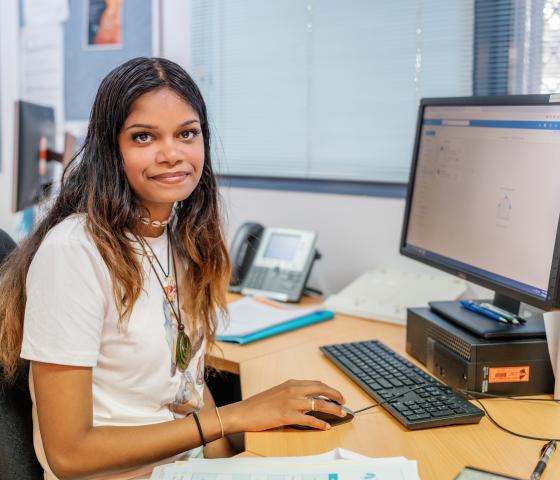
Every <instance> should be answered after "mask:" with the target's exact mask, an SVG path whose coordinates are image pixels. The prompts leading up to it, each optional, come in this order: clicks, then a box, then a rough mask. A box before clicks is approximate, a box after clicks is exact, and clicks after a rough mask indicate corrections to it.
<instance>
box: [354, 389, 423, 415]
mask: <svg viewBox="0 0 560 480" xmlns="http://www.w3.org/2000/svg"><path fill="white" fill-rule="evenodd" d="M425 386H426V385H416V386H415V387H412V388H407V389H406V390H403V391H402V392H400V393H398V394H396V395H395V396H394V397H391V398H388V399H387V400H383V401H382V402H377V403H374V404H373V405H369V406H368V407H364V408H360V409H359V410H354V415H356V414H357V413H362V412H365V411H366V410H369V409H370V408H375V407H380V406H381V405H385V404H386V403H393V402H394V401H395V400H397V399H398V398H399V397H402V396H403V395H406V394H407V393H410V392H413V391H414V390H418V389H419V388H424V387H425Z"/></svg>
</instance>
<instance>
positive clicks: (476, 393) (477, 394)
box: [456, 388, 560, 403]
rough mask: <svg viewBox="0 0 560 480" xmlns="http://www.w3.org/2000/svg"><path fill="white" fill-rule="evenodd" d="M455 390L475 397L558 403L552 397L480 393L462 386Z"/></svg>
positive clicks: (559, 401)
mask: <svg viewBox="0 0 560 480" xmlns="http://www.w3.org/2000/svg"><path fill="white" fill-rule="evenodd" d="M456 391H457V392H461V393H464V394H466V395H467V396H469V395H472V396H476V397H488V398H504V399H506V400H520V401H523V402H554V403H560V399H559V400H556V399H554V398H533V397H525V396H522V395H496V394H493V393H482V392H477V391H475V390H466V389H463V388H458V389H456Z"/></svg>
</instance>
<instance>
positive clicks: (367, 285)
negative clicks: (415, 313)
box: [325, 268, 466, 325]
mask: <svg viewBox="0 0 560 480" xmlns="http://www.w3.org/2000/svg"><path fill="white" fill-rule="evenodd" d="M465 289H466V282H465V281H464V280H461V279H460V278H456V277H452V276H451V275H447V274H441V273H418V272H405V271H400V270H397V269H393V268H378V269H375V270H371V271H369V272H366V273H364V274H363V275H361V276H360V277H358V278H357V279H356V280H355V281H353V282H352V283H351V284H350V285H348V286H347V287H346V288H344V289H343V290H342V291H340V292H339V293H337V294H335V295H331V296H330V297H329V298H328V299H327V301H326V302H325V306H326V307H327V308H330V309H332V310H334V311H335V312H338V313H344V314H346V315H354V316H357V317H363V318H369V319H372V320H383V321H385V322H392V323H400V324H401V325H406V309H407V308H408V307H422V306H427V305H428V302H430V301H431V300H434V299H437V300H455V299H457V298H459V297H460V296H461V295H462V294H463V293H464V292H465Z"/></svg>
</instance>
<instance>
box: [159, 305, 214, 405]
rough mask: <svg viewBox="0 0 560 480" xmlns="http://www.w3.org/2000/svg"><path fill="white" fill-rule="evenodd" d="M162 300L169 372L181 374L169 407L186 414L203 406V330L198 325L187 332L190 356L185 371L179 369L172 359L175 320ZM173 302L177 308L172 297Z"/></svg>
mask: <svg viewBox="0 0 560 480" xmlns="http://www.w3.org/2000/svg"><path fill="white" fill-rule="evenodd" d="M162 300H163V304H162V306H163V313H164V319H165V320H164V328H165V337H166V339H167V344H168V346H169V349H170V351H171V371H170V374H171V376H174V375H180V376H181V382H180V384H179V389H178V390H177V394H176V395H175V399H174V401H173V405H172V406H171V407H172V410H173V411H174V412H175V413H180V414H182V415H186V414H188V413H190V412H192V411H198V410H200V409H201V408H202V406H203V399H202V389H201V388H200V387H201V386H202V385H203V384H204V349H201V347H202V344H203V343H204V331H203V329H202V327H198V328H197V329H196V330H195V331H194V332H192V333H189V335H190V336H191V338H190V340H191V345H192V357H191V360H190V362H189V364H188V366H187V368H186V369H185V371H183V372H181V371H179V370H178V368H177V364H176V362H175V361H174V360H173V357H174V355H173V350H174V348H175V338H176V336H177V322H176V321H175V319H174V315H173V312H172V311H171V307H170V306H169V303H168V302H167V300H166V299H165V297H164V298H163V299H162ZM173 303H174V308H178V306H177V301H176V299H174V302H173ZM197 386H198V387H199V388H197Z"/></svg>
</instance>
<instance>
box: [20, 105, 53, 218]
mask: <svg viewBox="0 0 560 480" xmlns="http://www.w3.org/2000/svg"><path fill="white" fill-rule="evenodd" d="M41 138H46V145H44V147H45V153H44V155H46V149H47V148H50V149H53V146H54V141H55V120H54V109H53V108H52V107H46V106H43V105H37V104H34V103H29V102H23V101H19V102H16V109H15V141H14V174H13V178H14V180H13V182H14V183H13V197H12V211H13V212H18V211H21V210H24V209H26V208H28V207H31V206H33V205H35V204H37V203H38V202H39V200H40V199H41V196H42V194H43V190H44V188H45V181H44V179H42V178H41V176H40V174H39V168H40V165H39V150H40V148H39V146H40V143H41ZM43 143H45V142H44V141H43ZM44 161H45V162H46V158H45V159H44ZM43 167H44V169H46V166H43Z"/></svg>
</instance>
